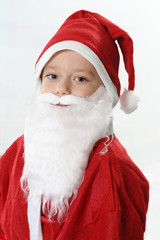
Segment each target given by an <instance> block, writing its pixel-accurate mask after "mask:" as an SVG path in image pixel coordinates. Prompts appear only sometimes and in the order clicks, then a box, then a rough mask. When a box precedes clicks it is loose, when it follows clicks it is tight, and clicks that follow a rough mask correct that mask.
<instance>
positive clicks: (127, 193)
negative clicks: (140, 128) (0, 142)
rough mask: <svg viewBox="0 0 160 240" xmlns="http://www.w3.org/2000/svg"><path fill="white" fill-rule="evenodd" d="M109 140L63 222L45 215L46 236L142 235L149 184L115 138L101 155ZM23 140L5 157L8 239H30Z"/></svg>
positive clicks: (1, 170) (2, 229)
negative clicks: (22, 183)
mask: <svg viewBox="0 0 160 240" xmlns="http://www.w3.org/2000/svg"><path fill="white" fill-rule="evenodd" d="M106 140H107V139H102V140H100V141H99V142H98V143H97V144H96V145H95V148H94V149H93V151H92V153H91V156H90V159H89V165H88V168H87V171H86V175H85V178H84V181H83V183H82V185H81V186H80V189H79V191H78V195H77V197H76V199H75V201H74V202H73V203H72V205H71V208H70V211H69V214H68V216H67V218H66V221H65V223H64V225H63V226H60V225H59V224H58V223H57V222H55V223H51V222H49V221H48V220H47V219H46V218H45V217H43V216H42V217H41V222H42V229H43V238H44V240H135V239H136V240H142V239H143V234H144V231H145V221H146V212H147V207H148V193H149V185H148V182H147V180H146V178H145V177H144V175H143V174H142V172H141V171H140V170H139V169H138V168H137V166H136V165H135V164H134V163H133V162H132V160H131V159H130V158H129V156H128V155H127V152H126V150H125V149H124V148H123V147H122V145H121V144H120V143H119V141H118V140H117V139H116V138H114V140H113V141H112V143H111V144H110V145H109V147H108V152H107V153H105V154H103V155H102V154H100V151H101V150H103V149H104V147H105V141H106ZM23 144H24V143H23V136H22V137H20V138H19V139H18V140H16V141H15V142H14V143H13V144H12V146H11V147H10V148H9V149H8V150H7V151H6V153H5V154H4V155H3V156H2V157H1V159H0V236H1V234H2V235H3V234H4V235H5V236H6V238H7V239H8V240H23V239H25V240H29V227H28V220H27V202H26V200H25V198H24V194H23V192H22V190H21V188H20V177H21V175H22V170H23V164H24V160H23V152H24V148H23ZM1 238H2V237H1ZM1 238H0V239H1ZM2 239H4V238H2Z"/></svg>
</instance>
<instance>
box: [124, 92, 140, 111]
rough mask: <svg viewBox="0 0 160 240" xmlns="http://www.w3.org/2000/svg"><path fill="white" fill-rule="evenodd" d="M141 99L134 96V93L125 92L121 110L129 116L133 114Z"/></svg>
mask: <svg viewBox="0 0 160 240" xmlns="http://www.w3.org/2000/svg"><path fill="white" fill-rule="evenodd" d="M138 101H139V98H138V97H137V96H135V95H134V92H133V91H128V90H127V89H125V90H124V92H123V93H122V95H121V96H120V105H121V109H122V110H123V111H124V112H125V113H127V114H129V113H132V112H133V111H134V110H136V108H137V107H138Z"/></svg>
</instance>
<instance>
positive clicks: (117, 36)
mask: <svg viewBox="0 0 160 240" xmlns="http://www.w3.org/2000/svg"><path fill="white" fill-rule="evenodd" d="M91 36H92V37H91ZM65 40H72V41H77V42H80V43H83V44H84V45H86V46H88V47H89V48H90V49H92V51H93V52H94V53H95V54H96V55H97V56H98V57H99V58H100V60H101V62H102V63H103V65H104V67H105V68H106V70H107V72H108V74H109V76H110V78H111V80H112V82H113V83H114V85H115V86H116V88H117V93H118V95H119V96H120V81H119V77H118V68H119V53H118V48H117V45H116V43H115V41H116V40H117V42H118V44H119V46H120V49H121V51H122V54H123V59H124V64H125V68H126V71H127V73H128V81H129V87H128V90H134V86H135V73H134V65H133V42H132V39H131V38H130V36H129V35H128V33H127V32H125V31H124V30H122V29H121V28H120V27H118V26H117V25H115V24H114V23H112V22H111V21H109V20H108V19H106V18H104V17H103V16H101V15H99V14H97V13H93V12H89V11H85V10H80V11H78V12H75V13H73V14H72V15H71V16H69V17H68V18H67V19H66V21H65V22H64V24H63V25H62V26H61V27H60V29H59V30H58V31H57V33H56V34H55V35H54V36H53V37H52V39H51V40H50V41H49V42H48V43H47V45H46V46H45V48H44V49H43V51H42V53H41V54H40V56H39V58H38V60H37V62H36V64H37V63H38V61H39V59H40V58H41V57H42V55H43V54H44V52H45V51H46V50H47V49H48V48H50V47H51V46H52V45H54V44H55V43H57V42H61V41H65ZM48 60H49V59H48Z"/></svg>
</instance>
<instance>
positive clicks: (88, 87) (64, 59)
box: [41, 50, 103, 98]
mask: <svg viewBox="0 0 160 240" xmlns="http://www.w3.org/2000/svg"><path fill="white" fill-rule="evenodd" d="M41 77H42V88H41V91H42V93H47V92H49V93H53V94H55V95H57V96H59V97H61V96H63V95H69V94H72V95H75V96H79V97H84V98H85V97H87V96H90V95H91V94H92V93H94V92H95V91H96V90H97V89H98V88H99V87H100V85H102V84H103V83H102V81H101V79H100V77H99V75H98V73H97V71H96V69H95V68H94V67H93V65H92V64H91V63H90V62H89V61H87V60H86V59H85V58H84V57H82V56H81V55H80V54H78V53H76V52H74V51H71V50H63V51H60V52H57V53H56V54H55V55H54V56H53V57H52V58H51V59H50V60H49V62H48V63H47V64H46V65H45V67H44V69H43V72H42V76H41Z"/></svg>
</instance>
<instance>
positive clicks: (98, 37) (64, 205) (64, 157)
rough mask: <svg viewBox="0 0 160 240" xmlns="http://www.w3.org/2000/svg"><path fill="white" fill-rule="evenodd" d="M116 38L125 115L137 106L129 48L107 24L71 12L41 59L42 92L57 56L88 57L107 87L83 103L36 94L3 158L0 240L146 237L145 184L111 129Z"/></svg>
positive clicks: (125, 39)
mask: <svg viewBox="0 0 160 240" xmlns="http://www.w3.org/2000/svg"><path fill="white" fill-rule="evenodd" d="M115 40H117V42H118V44H119V46H120V48H121V50H122V54H123V58H124V63H125V68H126V71H127V73H128V76H129V87H128V90H125V92H124V93H123V94H122V96H121V97H120V102H121V108H122V109H123V110H124V111H125V112H126V113H130V112H132V111H133V110H134V109H136V107H137V101H136V100H135V97H134V96H133V90H134V67H133V43H132V40H131V38H130V37H129V35H128V34H127V33H126V32H125V31H123V30H122V29H120V28H119V27H118V26H116V25H114V24H113V23H111V22H110V21H109V20H107V19H106V18H104V17H102V16H100V15H99V14H97V13H92V12H89V11H84V10H81V11H78V12H76V13H74V14H72V15H71V16H70V17H69V18H68V19H67V20H66V21H65V22H64V24H63V25H62V26H61V28H60V29H59V30H58V32H57V33H56V34H55V35H54V37H53V38H52V39H51V40H50V41H49V42H48V44H47V45H46V47H45V48H44V50H43V51H42V53H41V54H40V57H39V58H38V60H37V63H36V77H37V84H38V86H39V87H40V83H41V82H40V76H41V73H42V70H43V68H44V66H45V64H46V63H47V62H48V61H49V59H50V58H51V57H52V56H53V54H55V53H56V52H58V51H61V50H72V51H75V52H77V53H79V54H81V55H82V56H83V57H85V58H86V59H87V60H88V61H89V62H90V63H92V65H93V66H94V67H95V69H96V71H97V73H98V74H99V76H100V77H101V80H102V82H103V84H104V86H105V87H103V86H101V87H100V88H99V89H98V90H97V91H96V92H95V93H93V94H92V95H91V96H89V97H87V98H86V99H83V98H80V97H76V96H70V95H69V96H62V97H61V98H59V97H57V96H55V95H53V94H49V93H46V94H40V93H38V94H37V96H36V99H35V101H34V103H33V104H32V106H31V108H30V109H29V112H28V115H27V118H26V123H25V131H24V135H23V136H21V137H20V138H18V139H17V140H16V141H15V142H14V143H13V144H12V145H11V146H10V148H9V149H8V150H7V151H6V152H5V154H4V155H3V156H2V157H1V159H0V239H6V240H7V239H8V240H22V239H23V240H29V239H30V240H42V239H43V240H71V239H72V240H122V239H123V240H133V239H134V240H135V239H136V240H142V239H143V237H144V231H145V222H146V213H147V207H148V195H149V185H148V181H147V180H146V178H145V177H144V175H143V174H142V172H141V171H140V170H139V169H138V167H137V166H136V165H135V164H134V162H133V161H132V160H131V159H130V158H129V156H128V154H127V152H126V150H125V149H124V148H123V146H122V145H121V144H120V142H119V141H118V139H117V138H116V136H115V134H114V133H113V127H112V108H113V107H114V106H115V105H116V103H117V101H118V99H119V96H120V81H119V78H118V67H119V53H118V48H117V45H116V43H115ZM58 103H61V104H65V105H68V107H64V108H62V107H59V106H57V105H56V104H58Z"/></svg>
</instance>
